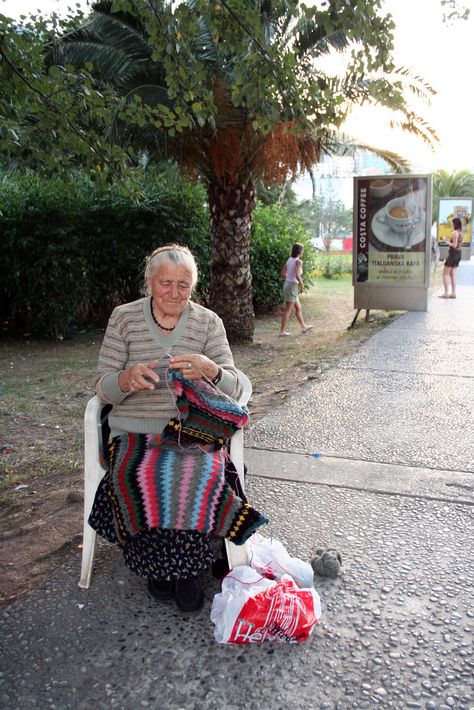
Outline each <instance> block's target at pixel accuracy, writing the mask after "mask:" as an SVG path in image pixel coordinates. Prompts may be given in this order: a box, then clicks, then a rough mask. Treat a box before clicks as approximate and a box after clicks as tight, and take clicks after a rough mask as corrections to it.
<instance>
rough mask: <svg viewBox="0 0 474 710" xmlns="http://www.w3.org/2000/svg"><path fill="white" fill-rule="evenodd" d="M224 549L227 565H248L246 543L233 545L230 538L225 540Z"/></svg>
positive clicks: (231, 566)
mask: <svg viewBox="0 0 474 710" xmlns="http://www.w3.org/2000/svg"><path fill="white" fill-rule="evenodd" d="M225 551H226V554H227V561H228V563H229V567H230V568H231V569H232V568H233V567H239V565H248V563H249V558H248V555H247V545H246V543H244V544H243V545H235V544H234V543H233V542H230V540H225Z"/></svg>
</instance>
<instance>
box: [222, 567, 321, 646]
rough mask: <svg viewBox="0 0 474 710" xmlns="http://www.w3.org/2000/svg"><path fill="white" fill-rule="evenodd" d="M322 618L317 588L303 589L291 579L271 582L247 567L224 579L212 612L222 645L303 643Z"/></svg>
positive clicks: (283, 578)
mask: <svg viewBox="0 0 474 710" xmlns="http://www.w3.org/2000/svg"><path fill="white" fill-rule="evenodd" d="M320 616H321V602H320V599H319V595H318V593H317V591H316V590H315V589H314V587H307V588H300V587H298V585H297V584H296V583H295V581H294V580H293V579H292V578H291V577H290V576H289V575H283V577H282V578H281V579H280V580H279V581H275V580H271V579H267V578H265V577H262V576H261V575H260V574H259V573H258V572H257V571H256V570H254V569H252V568H251V567H249V566H247V565H241V566H240V567H235V568H234V569H233V570H231V572H229V574H228V575H227V576H226V577H224V579H223V581H222V591H221V593H220V594H216V595H215V597H214V601H213V603H212V609H211V621H212V622H213V623H214V624H215V628H214V637H215V639H216V641H218V642H219V643H262V642H263V641H267V640H268V641H277V642H279V643H301V642H302V641H305V640H306V639H307V638H309V636H310V635H311V634H312V632H313V630H314V627H315V626H316V624H317V622H318V620H319V618H320Z"/></svg>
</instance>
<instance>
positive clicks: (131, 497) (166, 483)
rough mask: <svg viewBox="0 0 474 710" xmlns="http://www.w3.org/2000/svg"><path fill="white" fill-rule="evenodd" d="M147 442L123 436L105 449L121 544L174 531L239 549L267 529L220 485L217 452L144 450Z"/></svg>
mask: <svg viewBox="0 0 474 710" xmlns="http://www.w3.org/2000/svg"><path fill="white" fill-rule="evenodd" d="M153 439H154V435H153V434H133V433H131V432H128V433H126V434H122V435H121V436H118V437H115V438H114V439H113V440H112V442H111V443H110V444H109V447H110V449H109V450H110V472H111V484H112V485H111V490H110V497H111V502H112V505H113V508H114V514H115V522H116V527H117V536H118V538H119V540H120V541H121V542H122V543H124V542H126V541H127V540H128V539H130V537H133V535H135V534H136V533H138V532H140V531H142V530H146V529H147V528H174V529H178V530H196V531H198V532H201V533H207V534H214V535H216V536H219V537H226V538H228V539H229V540H231V541H232V542H235V544H236V545H242V544H243V543H244V542H245V541H246V540H247V539H248V538H249V537H250V536H251V535H252V534H253V533H254V532H255V530H256V529H257V528H259V527H260V526H261V525H264V524H265V523H268V519H267V518H265V517H264V516H263V515H261V514H260V513H259V512H258V511H257V510H255V509H254V508H252V506H250V505H249V504H248V503H244V501H242V499H241V498H239V497H238V496H237V495H236V494H235V493H234V491H233V490H232V488H231V487H230V486H229V485H228V484H227V483H226V482H225V477H224V452H223V451H222V450H219V451H204V450H203V449H202V447H196V446H186V447H180V446H177V445H172V444H170V445H167V446H156V443H155V445H153V446H150V443H151V441H152V440H153Z"/></svg>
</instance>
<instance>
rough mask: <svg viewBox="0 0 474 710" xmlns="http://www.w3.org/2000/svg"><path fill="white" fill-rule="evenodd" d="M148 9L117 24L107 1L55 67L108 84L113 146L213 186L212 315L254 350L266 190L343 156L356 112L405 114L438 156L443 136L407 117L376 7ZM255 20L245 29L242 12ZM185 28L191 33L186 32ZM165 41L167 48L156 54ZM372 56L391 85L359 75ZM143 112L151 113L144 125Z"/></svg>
mask: <svg viewBox="0 0 474 710" xmlns="http://www.w3.org/2000/svg"><path fill="white" fill-rule="evenodd" d="M150 4H151V6H152V8H153V11H152V12H151V13H150V12H149V11H148V12H145V13H144V12H143V4H142V3H141V1H140V0H131V2H130V3H128V5H127V7H128V8H133V10H130V9H129V10H127V11H126V12H123V11H116V12H115V11H113V9H112V2H110V0H100V2H97V3H96V4H95V5H94V6H93V10H94V14H93V15H92V17H91V18H90V19H89V21H88V22H87V23H86V24H85V25H84V27H82V28H81V29H80V30H78V31H75V32H71V33H70V34H69V35H67V36H65V37H64V38H63V41H62V43H61V44H60V45H59V46H58V47H56V48H55V51H54V53H53V61H54V62H55V63H57V64H61V65H73V66H84V65H85V64H86V62H90V63H91V64H92V65H93V74H94V75H95V76H96V78H97V80H100V81H101V82H104V83H107V84H112V85H113V86H114V87H115V90H116V92H117V96H118V97H121V102H120V111H118V112H117V118H116V120H115V121H114V123H113V125H111V126H109V135H110V137H111V139H113V140H114V141H117V142H122V143H126V144H128V145H133V146H134V148H135V149H140V150H143V151H146V153H147V154H148V156H149V157H150V158H152V159H154V158H162V157H163V155H165V156H168V157H170V158H173V159H175V160H177V161H178V163H179V164H180V165H181V166H182V168H183V169H184V170H185V171H187V172H188V173H189V174H191V175H195V176H198V177H199V178H200V179H201V180H203V181H204V182H205V184H206V186H207V196H208V204H209V210H210V217H211V240H212V263H211V303H210V305H211V307H212V308H213V309H214V310H215V311H216V312H217V313H219V315H221V317H222V318H223V320H224V323H225V326H226V329H227V332H228V335H229V338H230V339H231V341H233V342H236V341H241V342H250V341H251V340H252V337H253V329H254V313H253V306H252V285H251V270H250V234H251V221H252V211H253V209H254V207H255V201H256V190H255V184H256V182H257V181H258V180H262V181H263V182H264V183H265V184H267V185H271V184H284V183H285V181H286V180H287V179H289V178H290V179H291V178H294V177H295V176H296V175H297V174H298V172H300V171H301V170H304V169H308V168H309V167H311V166H312V165H314V164H315V163H316V162H318V160H319V158H320V156H321V155H322V154H323V153H330V152H333V151H335V150H338V145H339V141H338V139H337V135H335V129H337V126H339V125H341V123H342V121H343V120H344V117H345V116H346V114H347V111H348V108H349V106H350V105H351V103H354V102H355V103H362V102H364V101H369V100H376V101H380V102H381V103H382V104H383V105H385V106H389V107H390V108H393V109H396V110H397V111H401V112H402V114H403V115H404V117H405V119H406V121H405V126H404V127H405V129H406V130H412V131H414V132H416V133H417V134H418V135H419V136H421V137H422V138H423V139H424V140H426V141H428V142H432V141H433V137H434V134H433V132H432V130H431V128H430V127H429V126H428V125H427V124H426V123H424V122H423V121H422V120H421V119H420V118H419V117H418V116H417V115H416V114H414V113H412V112H411V111H410V110H409V109H408V108H407V107H406V104H405V101H404V99H403V91H402V88H401V85H400V83H397V82H398V80H399V78H400V76H399V75H397V82H393V83H391V82H390V79H389V74H390V71H391V70H392V69H393V67H392V66H391V64H390V61H389V59H388V57H389V55H388V50H389V49H390V36H391V35H390V27H391V26H390V21H389V20H387V19H385V18H380V17H378V16H377V15H376V14H375V11H374V10H373V8H372V6H371V3H370V2H367V3H366V5H367V7H366V8H365V11H366V13H365V16H364V14H363V13H362V14H361V12H360V2H356V0H350V2H347V0H346V1H345V2H341V3H338V2H331V3H329V10H327V11H317V10H315V9H312V10H311V11H309V10H308V9H307V8H305V7H304V6H303V5H301V4H300V3H299V1H298V0H294V1H293V2H291V3H290V2H287V1H286V0H245V2H244V3H242V2H240V3H239V4H238V5H235V4H234V3H232V2H231V1H230V0H216V2H215V3H214V2H213V3H208V6H209V8H208V9H207V10H206V11H204V10H203V7H204V5H203V4H202V3H198V2H197V1H196V0H188V2H187V3H186V11H187V14H185V15H183V12H184V10H183V5H184V3H182V4H181V5H179V4H178V6H179V7H178V10H176V13H175V14H173V12H174V11H173V9H172V5H173V4H172V3H171V5H170V4H169V3H165V2H162V3H158V2H155V3H153V4H152V3H150ZM338 5H340V7H338ZM243 6H245V9H246V12H247V14H246V15H245V16H244V17H242V16H240V15H238V14H237V13H236V12H235V11H234V9H233V8H234V7H239V8H240V10H241V11H242V7H243ZM179 12H181V16H179V15H178V14H177V13H179ZM183 16H184V17H185V18H186V19H187V22H188V24H187V25H185V28H186V29H183V30H182V31H181V29H180V27H181V26H180V24H179V17H181V19H182V18H183ZM364 17H365V19H364ZM190 18H191V21H190ZM364 23H365V24H364ZM183 34H184V37H183ZM157 37H165V39H162V40H161V42H160V41H158V42H157ZM185 39H186V42H185V43H184V44H183V42H184V40H185ZM358 41H359V42H361V41H364V43H365V45H364V47H363V49H362V50H361V47H360V46H359V50H360V51H359V53H358V54H356V55H355V57H356V58H355V60H354V62H349V63H347V66H346V70H345V72H344V73H343V74H342V75H340V76H337V75H336V76H334V75H332V74H331V73H330V72H329V71H328V70H326V69H324V68H323V66H322V64H321V61H322V59H324V57H326V56H327V55H328V54H329V53H330V52H331V50H333V49H334V48H336V49H337V50H340V51H343V50H346V51H347V50H348V48H350V47H351V46H354V43H356V42H358ZM364 52H366V54H367V56H369V55H370V60H369V61H370V62H372V66H371V67H369V69H371V70H373V69H374V68H377V67H381V68H384V69H385V72H384V73H383V72H382V73H378V74H377V75H376V76H375V75H373V76H372V75H371V76H369V75H368V74H367V68H366V70H365V71H364V70H363V69H362V68H361V62H362V59H361V56H362V53H364ZM170 54H171V56H172V59H173V60H174V61H175V63H176V66H177V69H176V74H179V72H181V74H180V77H181V79H182V83H183V84H184V85H185V86H184V88H183V89H182V90H181V91H180V90H179V87H178V85H177V83H176V82H175V83H173V82H171V81H170V78H169V74H170V72H171V73H173V72H174V71H175V69H174V67H173V64H172V62H171V60H170V56H169V55H170ZM364 66H365V67H367V65H364ZM193 72H195V77H196V81H195V87H194V86H193V81H192V78H193ZM369 73H370V72H369ZM189 74H191V80H190V76H189ZM372 74H373V71H372ZM203 76H204V78H203ZM404 78H405V80H406V79H407V78H409V77H408V75H407V74H405V77H404ZM178 80H179V77H178ZM415 84H416V86H415ZM203 87H204V89H203ZM412 89H414V90H415V91H417V92H421V93H423V94H424V95H426V93H427V89H428V87H426V85H422V84H421V88H420V82H417V81H416V82H414V83H413V84H412ZM200 90H202V91H201V96H206V93H205V92H206V91H207V92H208V93H207V97H208V107H207V114H205V112H204V114H205V115H204V116H203V108H202V104H203V103H204V101H201V100H200V96H199V91H200ZM196 94H198V96H197V97H196ZM137 106H139V107H141V108H146V111H147V113H146V118H145V119H143V114H140V113H139V112H138V110H137ZM183 106H184V107H185V108H184V109H183ZM186 107H188V118H186V116H185V115H184V114H185V111H186ZM127 111H128V112H127ZM133 111H136V115H137V116H138V118H137V120H136V121H134V120H133V115H135V114H133ZM189 116H191V118H189Z"/></svg>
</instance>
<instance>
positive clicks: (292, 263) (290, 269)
mask: <svg viewBox="0 0 474 710" xmlns="http://www.w3.org/2000/svg"><path fill="white" fill-rule="evenodd" d="M297 261H298V259H297V258H295V257H293V256H290V258H289V259H288V261H287V262H286V277H285V278H286V281H291V282H292V283H295V284H297V283H298V279H297V278H296V267H297V263H296V262H297Z"/></svg>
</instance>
